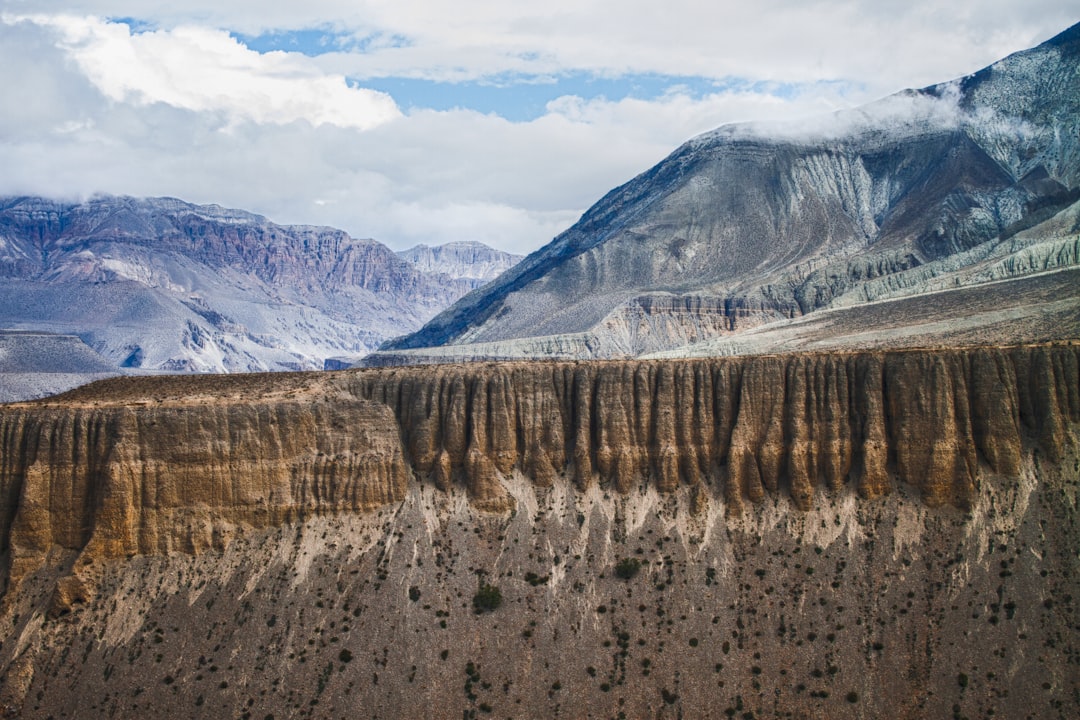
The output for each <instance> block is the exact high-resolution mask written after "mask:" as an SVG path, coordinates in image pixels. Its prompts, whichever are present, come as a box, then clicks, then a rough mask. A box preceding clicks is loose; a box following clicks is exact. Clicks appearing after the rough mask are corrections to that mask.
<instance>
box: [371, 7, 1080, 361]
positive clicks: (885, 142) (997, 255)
mask: <svg viewBox="0 0 1080 720" xmlns="http://www.w3.org/2000/svg"><path fill="white" fill-rule="evenodd" d="M1077 98H1080V25H1075V26H1073V27H1072V28H1070V29H1068V30H1066V31H1065V32H1063V33H1061V34H1060V35H1059V36H1058V37H1056V38H1054V39H1052V40H1050V41H1048V42H1046V43H1044V44H1043V45H1040V46H1039V47H1036V48H1033V49H1031V50H1028V51H1024V52H1020V53H1016V54H1014V55H1012V56H1010V57H1008V58H1005V59H1003V60H1001V61H999V62H997V63H994V64H993V65H991V66H989V67H987V68H985V69H983V70H981V71H979V72H977V73H974V74H973V75H970V76H968V77H965V78H961V79H958V80H955V81H952V82H947V83H942V84H940V85H936V86H932V87H929V88H924V89H922V90H917V91H905V92H902V93H898V94H897V95H895V96H892V97H889V98H885V99H884V100H881V101H879V102H876V103H872V104H870V105H868V106H865V107H863V108H858V109H855V110H851V111H846V112H842V113H837V114H836V115H834V116H830V117H827V118H822V119H820V120H818V121H809V122H800V123H792V124H790V125H782V124H777V125H765V124H742V125H729V126H724V127H721V128H719V129H717V130H714V131H712V132H709V133H706V134H704V135H702V136H700V137H697V138H693V139H692V140H690V141H689V142H687V143H686V144H684V145H683V146H682V147H680V148H678V149H677V150H675V151H674V152H673V153H672V154H671V155H670V156H669V157H667V158H666V159H665V160H663V161H662V162H661V163H659V164H658V165H656V166H655V167H654V168H652V169H650V170H648V171H646V172H644V173H642V174H641V175H639V176H638V177H636V178H634V179H633V180H631V181H629V182H627V183H626V184H625V185H623V186H621V187H618V188H616V189H614V190H612V191H611V192H609V193H608V194H607V195H606V196H605V197H603V198H601V199H600V200H599V201H598V202H597V203H596V205H594V206H593V207H592V208H590V209H589V210H588V211H587V212H586V213H585V214H584V215H583V216H582V218H581V220H580V221H579V222H578V223H577V224H575V225H574V226H573V227H571V228H569V229H568V230H566V231H565V232H564V233H562V234H560V235H559V236H558V237H556V238H555V239H554V240H552V242H551V243H549V244H548V245H547V246H545V247H544V248H542V249H540V250H538V251H537V252H535V253H533V254H532V255H530V256H529V257H527V258H526V259H525V260H523V261H522V262H521V263H519V264H518V265H517V266H515V267H514V268H513V269H511V270H510V271H508V272H506V273H505V274H504V275H502V276H501V277H499V278H498V279H497V280H496V281H494V282H493V283H492V284H490V285H488V286H486V287H485V288H483V289H481V290H479V291H477V292H474V293H471V294H470V295H468V296H465V297H464V298H462V299H461V300H460V301H458V302H457V303H455V304H454V305H453V306H451V307H450V308H448V309H447V310H445V311H443V312H442V313H440V314H439V315H437V316H436V317H435V318H433V319H432V320H431V321H430V322H428V323H427V324H426V325H425V326H424V327H423V328H422V329H421V330H419V331H417V332H416V333H414V334H412V335H410V336H407V337H405V338H400V339H397V340H394V341H391V342H390V343H388V344H387V345H386V346H384V348H385V349H386V350H390V351H395V352H396V351H403V350H418V351H419V353H420V354H421V357H434V356H435V354H434V353H427V355H423V352H424V351H423V349H425V348H435V347H441V346H453V348H454V350H453V354H455V355H457V356H459V357H464V356H466V355H467V354H468V353H470V352H471V353H472V357H474V358H477V359H486V358H488V357H490V356H489V355H487V354H486V353H487V352H488V351H489V350H491V349H497V347H498V346H499V344H506V343H512V342H514V341H517V342H523V343H525V344H526V346H528V345H529V344H531V343H533V342H535V341H536V340H537V339H538V338H542V339H544V340H545V341H546V342H548V343H551V342H553V340H552V339H553V338H559V339H561V340H562V342H563V343H564V344H567V345H569V344H576V346H577V347H578V349H579V350H580V351H581V354H580V355H579V357H580V358H583V359H585V358H593V357H608V358H612V357H626V356H639V355H641V354H644V353H652V352H657V351H663V350H670V349H673V348H677V347H680V346H682V345H686V344H688V343H693V342H701V341H704V340H708V339H710V338H719V337H725V336H731V335H733V334H735V335H738V334H739V333H740V332H742V331H743V330H745V329H752V328H755V327H757V326H761V325H765V324H769V323H775V322H783V321H789V320H791V319H793V318H798V317H802V316H808V315H812V314H814V313H816V312H820V311H821V310H823V309H828V308H831V307H839V306H850V305H855V304H862V303H866V302H869V301H873V300H878V299H883V298H888V297H898V296H900V295H910V296H923V295H927V294H929V293H933V292H936V291H939V290H941V289H943V288H946V287H948V288H952V287H964V286H968V287H972V286H978V285H982V284H985V283H988V282H991V281H995V280H1001V279H1005V278H1017V277H1023V276H1027V275H1031V274H1033V273H1038V272H1045V271H1046V270H1048V269H1051V268H1063V267H1075V266H1076V251H1075V246H1076V240H1077V237H1078V225H1077V224H1076V219H1077V211H1078V208H1080V206H1078V204H1077V202H1078V199H1080V174H1078V173H1080V141H1078V138H1080V103H1078V101H1077ZM1070 297H1071V298H1072V299H1073V301H1074V303H1076V304H1080V300H1078V294H1077V292H1076V290H1075V288H1074V289H1073V291H1072V293H1071V295H1070ZM935 300H936V298H928V299H927V302H934V301H935ZM1072 330H1073V332H1074V333H1075V331H1076V328H1075V327H1074V328H1072ZM1073 336H1075V335H1073ZM1000 341H1001V342H1007V339H1006V338H1004V337H1003V338H1001V340H1000ZM529 352H530V350H529V349H528V347H525V348H521V349H520V350H519V352H518V355H519V356H527V355H528V354H529ZM505 355H506V353H504V354H503V356H505ZM394 358H398V359H407V358H408V355H395V356H392V357H391V358H390V360H393V359H394Z"/></svg>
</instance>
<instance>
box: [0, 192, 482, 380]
mask: <svg viewBox="0 0 1080 720" xmlns="http://www.w3.org/2000/svg"><path fill="white" fill-rule="evenodd" d="M475 254H476V255H477V256H480V255H482V253H480V252H479V251H477V252H476V253H475ZM484 262H488V260H487V259H486V258H485V260H484ZM467 263H468V258H467V257H465V258H460V260H459V263H458V265H459V270H460V269H461V268H462V267H464V266H465V265H467ZM474 285H475V282H474V281H472V280H469V279H461V278H456V277H451V276H448V275H446V274H444V273H441V272H432V271H426V270H422V269H418V268H417V267H416V266H415V265H414V264H412V263H409V262H406V261H404V260H402V259H400V258H399V257H397V255H395V254H394V252H393V251H391V250H390V249H389V248H387V247H385V246H384V245H382V244H380V243H378V242H375V241H373V240H359V239H355V238H352V237H350V236H349V235H347V234H346V233H344V232H342V231H340V230H335V229H333V228H327V227H309V226H282V225H276V224H274V223H272V222H270V221H268V220H267V219H266V218H264V217H261V216H258V215H253V214H251V213H246V212H243V211H239V210H228V209H225V208H221V207H218V206H205V205H204V206H197V205H191V204H188V203H185V202H182V201H180V200H174V199H169V198H157V199H135V198H124V197H97V198H94V199H91V200H89V201H87V202H84V203H76V204H72V203H62V202H55V201H51V200H45V199H41V198H6V199H0V325H2V326H4V327H6V328H9V329H21V330H34V331H48V332H55V333H67V334H75V335H78V336H79V337H80V338H82V339H83V340H84V341H85V342H86V343H87V344H88V345H89V346H90V347H91V348H93V349H94V350H95V351H97V352H99V353H100V354H101V355H103V356H104V357H105V358H107V359H109V360H111V361H112V362H113V363H115V364H116V365H118V366H122V367H131V368H142V369H150V370H164V371H196V372H206V371H211V372H223V371H228V372H232V371H253V370H288V369H294V370H295V369H308V368H321V367H322V365H323V361H324V359H325V358H327V357H329V356H331V355H340V354H350V355H354V356H360V355H363V354H364V353H366V352H367V351H368V350H370V349H372V348H374V347H376V346H377V345H378V344H379V343H381V342H383V341H384V340H386V339H387V338H390V337H394V336H397V335H400V334H402V333H404V332H407V331H409V330H412V329H415V328H417V327H419V325H420V324H421V323H422V322H423V321H424V320H426V319H428V318H430V317H431V316H432V315H433V314H435V313H436V312H437V311H438V310H440V309H442V308H444V307H446V306H447V305H448V304H450V303H451V302H453V301H454V300H455V299H457V298H458V297H460V296H461V295H463V294H465V293H466V292H468V291H469V290H471V289H472V288H473V287H474Z"/></svg>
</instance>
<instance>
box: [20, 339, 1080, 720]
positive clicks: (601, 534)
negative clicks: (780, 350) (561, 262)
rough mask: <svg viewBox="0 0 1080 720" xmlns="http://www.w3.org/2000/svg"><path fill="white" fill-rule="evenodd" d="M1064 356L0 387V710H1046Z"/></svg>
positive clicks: (897, 357) (1061, 470)
mask: <svg viewBox="0 0 1080 720" xmlns="http://www.w3.org/2000/svg"><path fill="white" fill-rule="evenodd" d="M1078 355H1080V346H1077V345H1056V346H1028V347H1011V348H1000V349H996V348H986V349H979V350H970V351H954V350H938V351H910V352H895V353H860V354H834V355H823V354H801V355H791V356H776V357H757V358H732V359H718V358H714V359H705V360H692V361H689V360H688V361H656V362H641V361H639V362H597V363H557V362H551V363H517V364H488V365H469V366H448V365H443V366H437V367H423V368H421V367H413V368H397V369H393V368H385V369H373V370H365V371H344V372H340V373H325V374H315V373H297V374H275V375H232V376H209V377H190V376H189V377H177V376H172V377H143V378H137V379H133V378H116V379H111V380H106V381H102V382H100V383H96V384H94V385H92V386H87V387H84V388H81V389H79V390H76V391H73V392H71V393H68V394H67V395H65V396H62V397H57V398H53V399H51V400H47V401H38V402H35V403H25V404H20V405H7V406H3V407H2V408H0V510H2V512H0V543H2V545H0V561H2V562H3V565H2V567H0V569H2V570H3V572H4V574H5V575H6V576H7V582H5V583H4V584H3V585H2V586H0V587H2V590H0V717H20V718H41V719H42V720H44V719H45V718H57V719H58V718H85V717H95V716H100V717H116V718H126V717H131V718H142V717H161V718H173V717H176V718H208V719H209V718H219V717H239V718H244V717H251V718H263V717H269V716H273V717H278V718H282V717H313V718H314V717H319V718H324V717H325V718H347V717H355V716H357V715H358V714H361V715H364V716H369V717H465V718H478V717H484V716H485V715H488V714H490V715H492V716H493V717H527V718H531V717H535V718H554V717H620V716H625V717H655V718H678V717H719V716H728V717H749V716H753V717H783V716H791V717H830V718H845V719H852V720H854V719H856V718H874V717H884V716H888V717H896V718H925V717H949V716H952V717H988V716H990V715H992V714H993V715H997V716H1001V717H1026V716H1032V717H1047V718H1061V719H1062V720H1065V718H1071V717H1076V716H1077V712H1078V711H1080V700H1078V698H1080V672H1078V671H1077V668H1078V667H1080V663H1078V662H1077V654H1076V648H1077V647H1080V630H1078V628H1080V624H1078V623H1077V620H1076V619H1077V617H1080V615H1078V608H1080V604H1078V603H1080V599H1078V598H1080V591H1078V590H1077V580H1076V578H1077V577H1080V558H1078V556H1077V554H1076V547H1077V525H1076V516H1077V505H1078V498H1080V471H1078V468H1080V453H1078V447H1077V443H1076V437H1077V435H1076V428H1077V421H1078V420H1080V393H1078V383H1077V375H1078V369H1077V367H1078ZM484 583H490V584H491V585H492V586H493V587H496V588H498V589H499V590H500V593H501V595H500V596H501V597H502V599H503V601H502V604H501V606H500V607H498V608H497V609H495V610H494V611H493V612H491V613H486V612H484V613H481V612H479V611H477V610H476V609H475V608H474V607H473V604H472V598H473V596H474V593H476V592H477V589H478V587H479V586H481V585H482V584H484ZM568 648H572V651H571V652H568Z"/></svg>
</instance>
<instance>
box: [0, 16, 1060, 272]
mask: <svg viewBox="0 0 1080 720" xmlns="http://www.w3.org/2000/svg"><path fill="white" fill-rule="evenodd" d="M1077 20H1080V13H1077V12H1076V10H1075V9H1074V8H1073V7H1071V4H1070V3H1067V2H1062V1H1060V0H1031V1H1030V2H1028V3H1024V4H1018V3H1015V2H1005V1H1004V0H954V1H953V2H948V3H946V2H917V1H909V2H899V1H897V0H878V1H877V2H859V1H856V2H852V1H851V0H818V1H817V2H815V3H812V4H810V3H805V2H803V1H801V0H759V1H758V2H755V3H743V2H739V3H734V2H715V3H703V2H700V0H668V2H666V3H663V4H658V3H655V2H652V1H645V0H622V1H621V2H616V1H615V0H574V1H571V0H548V1H547V2H545V3H544V4H542V5H536V4H525V3H519V2H510V1H507V0H458V1H457V2H455V3H446V2H445V1H444V0H393V1H390V0H307V2H305V3H302V4H300V3H295V2H291V1H290V2H286V1H285V0H188V1H187V2H185V3H172V2H169V3H166V2H158V1H157V0H0V92H2V93H4V94H5V97H4V100H3V102H4V108H5V112H4V113H3V114H2V115H0V166H2V167H4V168H5V172H4V173H3V174H2V177H0V194H16V193H19V194H28V193H33V194H42V195H49V196H54V197H66V198H79V197H86V196H88V195H91V194H94V193H98V192H106V193H116V194H131V195H170V196H175V197H181V198H184V199H186V200H189V201H193V202H206V203H219V204H222V205H227V206H232V207H241V208H244V209H248V210H252V211H254V212H258V213H262V214H264V215H267V216H268V217H270V218H271V219H273V220H276V221H278V222H285V223H313V224H327V225H333V226H336V227H342V228H344V229H346V230H348V231H349V232H350V233H352V234H353V235H356V236H360V237H374V238H376V239H378V240H381V241H383V242H385V243H387V244H389V245H391V246H392V247H395V248H403V247H407V246H409V245H412V244H415V243H419V242H423V243H427V244H438V243H441V242H447V241H452V240H465V239H472V240H481V241H483V242H487V243H489V244H491V245H495V246H498V247H503V248H506V249H509V250H514V251H518V252H525V251H529V250H532V249H535V248H537V247H539V246H540V245H542V244H544V243H546V242H547V241H548V240H550V239H551V238H552V237H553V236H554V235H556V234H557V233H558V232H560V231H561V230H563V229H565V228H566V227H568V226H569V225H570V224H572V223H573V222H574V221H575V220H576V219H577V217H579V216H580V214H581V213H582V212H583V211H584V210H585V209H587V208H588V206H589V205H591V204H592V203H593V202H595V201H596V200H597V199H598V198H600V197H601V196H602V195H603V194H604V193H606V192H607V191H608V190H610V189H611V188H612V187H614V186H616V185H619V184H621V183H623V182H625V181H626V180H628V179H630V178H631V177H633V176H634V175H636V174H638V173H640V172H643V171H644V170H646V169H648V168H649V167H650V166H651V165H652V164H654V163H656V162H657V161H659V160H661V159H662V158H663V157H664V156H665V155H667V154H668V153H670V152H671V151H672V150H674V149H675V147H677V146H678V145H679V144H680V143H682V142H684V141H685V140H687V139H689V138H690V137H692V136H693V135H696V134H698V133H701V132H704V131H707V130H710V129H712V128H715V127H717V126H719V125H722V124H725V123H730V122H741V121H747V120H765V121H769V120H781V121H787V122H792V121H795V122H800V121H802V119H805V118H811V117H813V116H816V115H821V114H824V113H830V112H832V111H835V110H837V109H842V108H846V107H853V106H856V105H859V104H862V103H865V102H869V101H871V100H875V99H877V98H880V97H883V96H885V95H887V94H890V93H893V92H895V91H897V90H900V89H903V88H907V87H921V86H924V85H928V84H931V83H934V82H940V81H943V80H948V79H951V78H954V77H957V76H961V75H963V74H966V73H970V72H973V71H975V70H977V69H979V68H981V67H983V66H984V65H986V64H988V63H990V62H992V61H994V60H996V59H998V58H1000V57H1002V56H1004V55H1006V54H1008V53H1010V52H1013V51H1016V50H1020V49H1023V48H1026V47H1030V46H1031V45H1034V44H1037V43H1038V42H1041V41H1042V40H1045V39H1047V38H1049V37H1051V36H1052V35H1054V34H1056V33H1057V32H1060V31H1061V30H1063V29H1065V28H1066V27H1068V26H1069V25H1070V24H1072V23H1074V22H1076V21H1077Z"/></svg>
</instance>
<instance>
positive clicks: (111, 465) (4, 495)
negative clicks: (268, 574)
mask: <svg viewBox="0 0 1080 720" xmlns="http://www.w3.org/2000/svg"><path fill="white" fill-rule="evenodd" d="M407 479H408V468H407V466H406V464H405V462H404V459H403V457H402V454H401V447H400V443H399V442H398V441H397V432H396V428H395V425H394V420H393V417H392V416H391V415H390V414H389V412H388V411H387V409H386V408H385V407H382V406H379V405H375V404H372V403H369V402H364V401H362V400H355V399H335V400H334V401H333V402H330V401H329V400H328V399H327V398H317V399H309V400H306V401H304V402H298V401H295V400H285V399H276V400H272V401H260V400H259V399H251V400H244V401H240V402H228V401H222V402H218V403H215V404H207V403H196V404H187V405H178V404H174V405H171V406H170V405H163V406H152V405H146V404H141V405H125V404H117V405H111V406H102V407H93V406H85V405H83V406H79V405H76V406H70V407H65V406H62V405H59V406H57V405H53V406H44V407H23V408H19V409H10V410H8V409H5V410H4V411H3V414H2V418H0V507H2V508H3V512H2V513H0V551H2V550H7V551H8V552H9V554H10V555H9V557H10V568H11V575H12V576H13V577H15V578H19V577H22V576H23V575H24V574H25V573H26V572H28V571H31V570H33V569H34V568H35V567H36V566H37V565H40V564H41V562H42V560H43V559H44V558H45V557H46V556H47V555H48V553H49V551H50V550H51V549H53V548H62V549H67V550H76V551H80V552H81V553H82V558H81V560H82V564H89V563H90V562H92V561H93V560H95V559H107V558H123V557H131V556H133V555H155V554H165V553H169V552H173V551H181V552H188V553H199V552H201V551H204V550H206V549H209V548H217V549H220V548H221V547H223V546H224V545H225V544H226V542H227V540H228V539H229V537H230V535H231V532H232V530H233V529H235V528H236V526H246V527H248V528H259V527H267V526H277V525H281V524H284V523H286V522H289V521H295V520H302V519H303V518H305V517H307V516H310V515H312V514H316V513H325V512H333V511H349V512H363V511H366V510H370V509H372V508H374V507H377V506H379V505H384V504H386V503H389V502H393V501H395V500H400V499H402V498H403V497H404V492H405V489H406V486H407Z"/></svg>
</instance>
